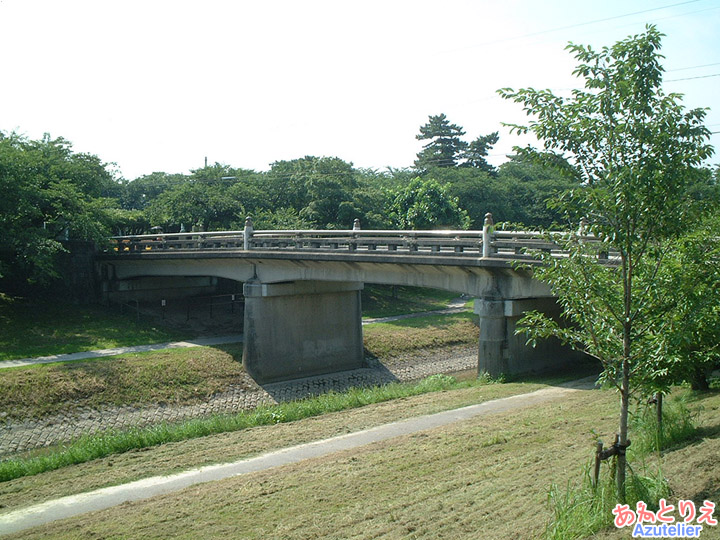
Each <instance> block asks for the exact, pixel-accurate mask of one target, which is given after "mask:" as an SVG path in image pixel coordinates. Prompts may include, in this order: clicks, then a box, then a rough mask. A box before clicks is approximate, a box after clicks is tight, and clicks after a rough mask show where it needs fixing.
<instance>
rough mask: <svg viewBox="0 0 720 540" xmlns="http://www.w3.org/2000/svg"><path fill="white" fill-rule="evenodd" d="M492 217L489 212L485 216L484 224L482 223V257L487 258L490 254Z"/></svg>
mask: <svg viewBox="0 0 720 540" xmlns="http://www.w3.org/2000/svg"><path fill="white" fill-rule="evenodd" d="M493 225H494V223H493V217H492V214H491V213H490V212H488V213H487V214H485V222H484V223H483V232H482V256H483V257H489V256H490V255H491V253H492V245H491V244H492V228H493Z"/></svg>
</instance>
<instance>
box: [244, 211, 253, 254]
mask: <svg viewBox="0 0 720 540" xmlns="http://www.w3.org/2000/svg"><path fill="white" fill-rule="evenodd" d="M252 235H253V222H252V218H251V217H250V216H248V217H246V218H245V230H244V231H243V249H244V250H245V251H248V250H249V249H250V245H251V242H252Z"/></svg>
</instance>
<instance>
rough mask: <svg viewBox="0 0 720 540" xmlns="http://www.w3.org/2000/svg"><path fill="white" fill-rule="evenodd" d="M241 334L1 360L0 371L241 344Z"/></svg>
mask: <svg viewBox="0 0 720 540" xmlns="http://www.w3.org/2000/svg"><path fill="white" fill-rule="evenodd" d="M242 340H243V337H242V334H238V335H234V336H217V337H208V338H197V339H191V340H188V341H175V342H173V343H155V344H152V345H135V346H130V347H115V348H113V349H98V350H96V351H82V352H76V353H68V354H52V355H49V356H39V357H37V358H20V359H18V360H3V361H1V362H0V369H3V368H11V367H22V366H32V365H35V364H51V363H54V362H74V361H76V360H87V359H89V358H103V357H106V356H117V355H119V354H127V353H138V352H147V351H159V350H162V349H180V348H186V347H212V346H214V345H225V344H227V343H241V342H242Z"/></svg>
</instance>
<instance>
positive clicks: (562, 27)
mask: <svg viewBox="0 0 720 540" xmlns="http://www.w3.org/2000/svg"><path fill="white" fill-rule="evenodd" d="M699 1H700V0H687V1H685V2H678V3H675V4H668V5H665V6H660V7H656V8H650V9H643V10H641V11H633V12H632V13H625V14H624V15H615V16H613V17H606V18H603V19H595V20H592V21H585V22H581V23H575V24H569V25H567V26H558V27H557V28H550V29H548V30H540V31H539V32H531V33H530V34H524V35H521V36H514V37H509V38H503V39H497V40H493V41H486V42H484V43H478V44H477V45H469V46H467V47H460V48H458V49H452V50H450V51H447V52H455V51H461V50H465V49H473V48H475V47H483V46H485V45H495V44H497V43H505V42H507V41H514V40H517V39H524V38H529V37H535V36H541V35H543V34H550V33H552V32H559V31H561V30H569V29H571V28H578V27H581V26H587V25H590V24H596V23H600V22H607V21H613V20H616V19H622V18H625V17H632V16H633V15H640V14H642V13H648V12H651V11H659V10H662V9H667V8H672V7H677V6H684V5H686V4H694V3H697V2H699Z"/></svg>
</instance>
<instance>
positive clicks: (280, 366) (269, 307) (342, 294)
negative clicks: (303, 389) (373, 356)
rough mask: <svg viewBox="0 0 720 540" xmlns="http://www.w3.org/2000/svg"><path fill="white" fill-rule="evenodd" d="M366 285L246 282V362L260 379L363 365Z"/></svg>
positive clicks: (310, 282) (253, 375) (298, 375)
mask: <svg viewBox="0 0 720 540" xmlns="http://www.w3.org/2000/svg"><path fill="white" fill-rule="evenodd" d="M362 288H363V284H362V283H358V282H328V281H291V282H285V283H262V282H261V281H259V280H250V281H247V282H245V284H244V286H243V292H244V295H245V328H244V346H243V365H244V367H245V369H246V371H247V372H248V373H249V374H250V375H251V376H252V377H253V378H254V379H255V380H256V381H257V382H259V383H267V382H274V381H281V380H287V379H295V378H299V377H307V376H311V375H317V374H321V373H332V372H335V371H343V370H349V369H357V368H359V367H362V366H363V365H364V355H363V340H362V314H361V306H360V291H361V290H362Z"/></svg>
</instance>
